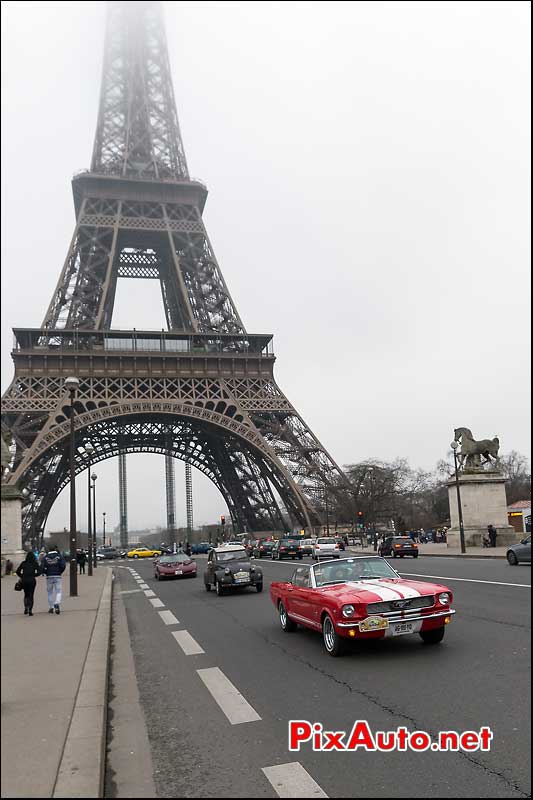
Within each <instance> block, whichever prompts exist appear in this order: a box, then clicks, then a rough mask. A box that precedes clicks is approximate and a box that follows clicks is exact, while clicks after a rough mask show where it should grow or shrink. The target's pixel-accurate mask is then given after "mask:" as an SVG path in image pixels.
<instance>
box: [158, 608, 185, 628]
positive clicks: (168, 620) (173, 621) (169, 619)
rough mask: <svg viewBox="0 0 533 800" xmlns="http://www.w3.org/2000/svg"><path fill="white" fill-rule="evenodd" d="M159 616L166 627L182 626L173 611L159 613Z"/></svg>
mask: <svg viewBox="0 0 533 800" xmlns="http://www.w3.org/2000/svg"><path fill="white" fill-rule="evenodd" d="M158 614H159V616H160V617H161V619H162V620H163V622H164V623H165V625H179V624H180V621H179V619H177V618H176V617H175V616H174V614H173V613H172V611H159V612H158Z"/></svg>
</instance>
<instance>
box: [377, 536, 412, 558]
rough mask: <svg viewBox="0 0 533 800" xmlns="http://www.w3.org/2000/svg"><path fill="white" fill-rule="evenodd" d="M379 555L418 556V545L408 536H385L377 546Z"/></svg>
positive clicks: (396, 556) (395, 556)
mask: <svg viewBox="0 0 533 800" xmlns="http://www.w3.org/2000/svg"><path fill="white" fill-rule="evenodd" d="M378 552H379V555H380V556H392V557H393V558H398V556H399V557H400V558H403V557H404V556H413V558H418V545H417V543H416V542H413V540H412V539H410V538H409V536H387V538H386V539H384V540H383V541H382V542H381V544H380V546H379V550H378Z"/></svg>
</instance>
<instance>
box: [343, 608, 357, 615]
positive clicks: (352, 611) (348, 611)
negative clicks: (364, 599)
mask: <svg viewBox="0 0 533 800" xmlns="http://www.w3.org/2000/svg"><path fill="white" fill-rule="evenodd" d="M354 614H355V608H354V606H343V607H342V615H343V617H353V615H354Z"/></svg>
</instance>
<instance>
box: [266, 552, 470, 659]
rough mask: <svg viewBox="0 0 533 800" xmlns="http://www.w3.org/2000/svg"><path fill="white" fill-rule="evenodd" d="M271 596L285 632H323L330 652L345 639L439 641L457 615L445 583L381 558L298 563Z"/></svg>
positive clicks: (340, 648)
mask: <svg viewBox="0 0 533 800" xmlns="http://www.w3.org/2000/svg"><path fill="white" fill-rule="evenodd" d="M270 597H271V598H272V602H273V603H274V605H275V606H276V608H277V610H278V614H279V620H280V623H281V627H282V628H283V630H284V631H286V632H287V633H290V632H291V631H294V630H296V626H297V625H298V624H299V625H304V626H305V627H306V628H312V629H313V630H317V631H321V632H322V637H323V640H324V647H325V648H326V651H327V652H328V653H329V655H331V656H339V655H341V653H342V651H343V649H344V647H343V646H344V644H345V642H346V640H347V639H382V638H384V637H385V636H400V635H402V634H407V633H418V634H419V635H420V636H421V638H422V640H423V642H424V643H425V644H438V642H440V641H441V640H442V638H443V636H444V631H445V627H446V625H447V624H448V623H449V622H450V620H451V617H452V614H454V613H455V611H453V610H452V609H451V608H450V606H451V602H452V599H453V595H452V593H451V591H450V590H449V589H448V587H447V586H441V585H440V584H438V583H426V582H425V581H424V582H422V581H407V580H404V579H403V578H401V577H400V576H399V575H398V573H397V572H396V570H394V569H393V568H392V567H391V566H390V564H389V563H388V562H387V561H385V559H384V558H380V557H379V556H366V557H365V556H363V557H360V558H343V559H340V560H339V561H322V562H320V563H319V564H317V565H316V566H312V565H306V566H301V567H297V569H295V571H294V573H293V575H292V578H291V580H290V581H286V582H283V583H281V582H275V583H272V584H271V586H270Z"/></svg>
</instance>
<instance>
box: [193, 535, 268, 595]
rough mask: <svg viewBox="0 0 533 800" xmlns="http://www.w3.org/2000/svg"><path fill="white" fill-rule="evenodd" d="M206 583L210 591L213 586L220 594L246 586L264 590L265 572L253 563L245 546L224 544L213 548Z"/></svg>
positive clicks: (208, 562) (208, 563)
mask: <svg viewBox="0 0 533 800" xmlns="http://www.w3.org/2000/svg"><path fill="white" fill-rule="evenodd" d="M204 584H205V588H206V590H207V591H208V592H209V591H211V589H212V588H213V589H215V591H216V593H217V594H218V595H219V596H220V595H223V594H226V592H227V591H229V590H230V589H242V588H243V587H246V586H254V587H255V589H256V591H258V592H262V591H263V572H262V570H261V569H260V568H259V567H256V566H255V565H254V564H252V562H251V561H250V558H249V556H248V555H247V553H246V550H245V549H244V547H242V546H239V545H222V546H221V547H215V548H213V550H211V551H210V553H209V555H208V557H207V567H206V570H205V572H204Z"/></svg>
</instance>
